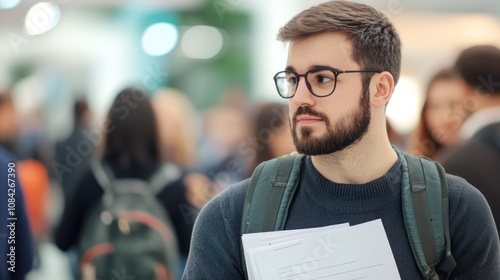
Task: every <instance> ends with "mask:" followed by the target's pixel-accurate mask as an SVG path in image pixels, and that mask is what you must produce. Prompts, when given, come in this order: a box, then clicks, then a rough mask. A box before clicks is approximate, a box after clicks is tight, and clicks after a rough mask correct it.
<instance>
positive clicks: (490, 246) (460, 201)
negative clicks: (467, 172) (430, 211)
mask: <svg viewBox="0 0 500 280" xmlns="http://www.w3.org/2000/svg"><path fill="white" fill-rule="evenodd" d="M448 184H449V187H450V192H449V195H450V232H451V242H452V254H453V256H454V258H455V260H456V262H457V266H456V268H455V270H454V271H453V273H452V275H451V277H450V279H498V277H499V275H500V248H499V238H498V232H497V229H496V225H495V222H494V220H493V216H492V214H491V210H490V207H489V205H488V203H487V202H486V199H485V198H484V196H483V195H482V194H481V193H480V192H479V191H478V190H477V189H476V188H474V187H473V186H471V185H470V184H469V183H467V182H466V181H465V180H464V179H462V178H460V177H456V176H452V175H449V176H448Z"/></svg>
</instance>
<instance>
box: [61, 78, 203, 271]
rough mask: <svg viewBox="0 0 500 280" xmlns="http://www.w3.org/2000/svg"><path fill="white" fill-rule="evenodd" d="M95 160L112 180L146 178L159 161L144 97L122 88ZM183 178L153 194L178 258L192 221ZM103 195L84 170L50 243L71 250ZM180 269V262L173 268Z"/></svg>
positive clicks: (154, 128)
mask: <svg viewBox="0 0 500 280" xmlns="http://www.w3.org/2000/svg"><path fill="white" fill-rule="evenodd" d="M102 131H104V132H105V135H104V141H103V142H104V143H103V144H104V145H103V147H102V152H99V154H102V156H100V160H101V161H102V163H103V164H105V165H106V166H109V168H110V170H111V171H112V173H113V175H114V177H115V178H116V179H121V178H138V179H142V180H148V179H149V178H150V177H151V176H152V175H153V174H154V173H155V172H156V171H157V170H158V169H159V168H160V167H161V166H162V165H163V164H164V163H163V162H162V157H161V152H160V143H159V139H160V138H159V132H158V126H157V119H156V116H155V112H154V110H153V106H152V104H151V101H150V99H149V98H148V97H147V95H146V94H145V93H144V92H142V91H140V90H139V89H136V88H126V89H124V90H122V91H121V92H120V93H119V94H118V95H117V96H116V98H115V99H114V102H113V104H112V106H111V109H110V110H109V113H108V116H107V120H106V122H105V128H104V129H103V130H102ZM183 177H184V176H183V174H182V173H181V174H180V176H178V177H176V179H175V180H173V181H171V182H170V183H168V185H167V186H165V187H164V188H163V189H162V190H161V191H160V192H159V193H158V194H157V198H158V200H159V202H160V203H161V204H162V205H163V206H164V208H165V210H166V212H167V213H168V215H169V217H170V220H171V221H172V224H173V226H174V229H175V231H176V234H177V239H178V242H179V249H180V253H181V255H182V256H184V257H187V253H188V252H189V243H190V238H191V231H192V227H193V222H194V221H191V219H192V216H186V213H185V212H183V210H184V208H183V207H184V206H186V207H193V206H191V205H190V203H189V202H188V200H187V197H186V188H185V185H184V183H183ZM102 196H103V188H102V187H101V186H100V184H99V183H98V181H97V178H96V177H95V175H94V173H93V172H92V171H91V170H88V171H87V172H86V173H85V174H84V176H83V177H82V179H81V181H80V182H79V183H78V185H77V186H76V189H75V192H74V193H73V195H72V196H71V197H70V198H69V201H68V203H66V205H65V209H64V212H63V216H62V218H61V223H60V225H59V227H58V228H57V230H56V232H55V243H56V245H57V246H58V247H59V248H60V249H61V250H63V251H67V250H68V249H70V248H71V247H74V246H77V244H78V241H79V240H80V238H81V236H80V235H81V231H82V228H83V225H84V223H85V221H86V218H87V216H88V215H89V212H91V210H93V208H92V206H93V205H95V204H96V203H97V202H98V201H99V200H100V199H101V198H102ZM179 265H181V264H179Z"/></svg>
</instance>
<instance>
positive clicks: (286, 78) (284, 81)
mask: <svg viewBox="0 0 500 280" xmlns="http://www.w3.org/2000/svg"><path fill="white" fill-rule="evenodd" d="M381 72H382V71H380V70H345V71H342V70H336V69H333V68H330V67H318V68H314V69H311V70H309V71H307V72H306V73H304V74H297V73H296V72H295V71H292V70H285V71H281V72H278V73H276V75H274V77H273V79H274V83H275V84H276V89H277V90H278V93H279V95H280V96H281V97H283V98H287V99H288V98H292V97H294V96H295V92H296V91H297V87H298V86H299V81H300V77H304V80H305V81H306V85H307V88H308V89H309V91H310V92H311V93H312V95H314V96H316V97H327V96H329V95H331V94H332V93H333V92H334V91H335V88H336V87H337V77H338V76H339V75H340V74H349V73H381Z"/></svg>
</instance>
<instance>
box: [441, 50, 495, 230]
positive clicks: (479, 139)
mask: <svg viewBox="0 0 500 280" xmlns="http://www.w3.org/2000/svg"><path fill="white" fill-rule="evenodd" d="M455 67H456V68H457V69H458V71H459V73H460V75H461V76H462V78H463V80H464V81H465V83H466V84H467V87H466V98H465V102H466V103H465V104H467V108H468V109H470V110H471V111H472V114H471V115H470V116H469V117H468V118H467V119H466V120H465V122H464V124H463V126H462V128H461V134H462V137H463V138H464V140H465V142H464V143H462V144H461V145H459V146H458V147H457V148H456V150H454V151H453V152H452V153H450V155H449V157H447V158H446V159H445V161H444V167H445V169H446V171H447V172H449V173H451V174H455V175H458V176H461V177H463V178H465V179H466V180H467V181H468V182H469V183H471V184H472V185H474V186H475V187H476V188H477V189H479V190H480V191H481V192H482V193H483V195H484V196H485V197H486V200H487V201H488V203H489V204H490V207H491V211H492V212H493V217H494V218H495V222H496V225H497V230H499V232H500V204H499V203H498V202H499V201H500V49H499V48H498V47H496V46H492V45H477V46H473V47H470V48H467V49H465V50H463V51H462V52H461V53H460V54H459V56H458V58H457V61H456V63H455Z"/></svg>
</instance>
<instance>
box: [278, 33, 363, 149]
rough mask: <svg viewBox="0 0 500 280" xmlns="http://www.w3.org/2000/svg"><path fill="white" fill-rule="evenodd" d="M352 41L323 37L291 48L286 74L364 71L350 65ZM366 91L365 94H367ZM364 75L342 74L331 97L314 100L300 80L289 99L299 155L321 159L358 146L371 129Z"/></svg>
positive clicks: (332, 36) (302, 42)
mask: <svg viewBox="0 0 500 280" xmlns="http://www.w3.org/2000/svg"><path fill="white" fill-rule="evenodd" d="M351 53H352V44H351V42H350V40H349V39H348V38H347V37H346V36H345V35H342V34H339V33H325V34H320V35H316V36H313V37H309V38H307V39H305V40H302V41H296V42H292V43H291V44H290V49H289V52H288V62H287V68H288V69H291V70H294V71H295V72H297V73H298V74H304V73H305V72H307V71H309V70H311V69H314V68H317V67H318V66H328V67H332V68H336V69H339V70H363V69H361V67H360V66H359V65H358V64H357V63H356V62H355V61H354V60H353V59H352V57H351ZM367 90H368V89H367ZM362 91H363V88H362V73H349V74H340V75H339V76H338V78H337V86H336V89H335V91H334V92H333V94H332V95H330V96H327V97H316V96H314V95H312V94H311V93H310V91H309V89H308V88H307V86H306V83H305V79H304V78H303V77H301V78H300V80H299V83H298V88H297V91H296V93H295V96H294V97H293V98H291V99H290V101H289V102H290V103H289V105H290V127H291V131H292V137H293V141H294V144H295V146H296V148H297V151H298V152H299V153H302V154H307V155H323V154H331V153H334V152H337V151H341V150H343V149H345V148H346V147H348V146H350V145H352V144H353V143H356V142H357V141H358V140H360V139H361V138H362V137H363V135H364V134H365V133H366V132H367V131H368V126H369V124H370V100H369V93H368V92H362Z"/></svg>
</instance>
